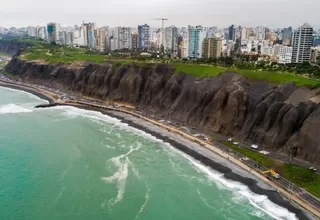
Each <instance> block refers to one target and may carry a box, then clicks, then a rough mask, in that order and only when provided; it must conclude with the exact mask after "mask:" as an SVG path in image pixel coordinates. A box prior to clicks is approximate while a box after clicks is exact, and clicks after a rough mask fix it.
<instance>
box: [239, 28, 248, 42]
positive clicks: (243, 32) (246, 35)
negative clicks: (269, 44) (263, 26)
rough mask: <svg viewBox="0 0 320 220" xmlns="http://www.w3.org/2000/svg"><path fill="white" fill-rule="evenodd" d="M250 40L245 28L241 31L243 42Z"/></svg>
mask: <svg viewBox="0 0 320 220" xmlns="http://www.w3.org/2000/svg"><path fill="white" fill-rule="evenodd" d="M248 38H249V31H248V29H247V28H245V27H243V28H242V29H241V40H247V39H248Z"/></svg>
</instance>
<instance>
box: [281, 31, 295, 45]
mask: <svg viewBox="0 0 320 220" xmlns="http://www.w3.org/2000/svg"><path fill="white" fill-rule="evenodd" d="M292 34H293V32H292V27H288V28H284V29H283V30H282V44H283V45H286V46H289V45H290V44H291V41H292Z"/></svg>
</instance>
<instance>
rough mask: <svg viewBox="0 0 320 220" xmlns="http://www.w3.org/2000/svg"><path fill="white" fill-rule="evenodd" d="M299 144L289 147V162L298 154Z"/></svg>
mask: <svg viewBox="0 0 320 220" xmlns="http://www.w3.org/2000/svg"><path fill="white" fill-rule="evenodd" d="M298 151H299V146H298V145H291V146H290V148H289V152H288V154H289V162H290V163H291V161H292V158H294V157H296V156H297V155H298Z"/></svg>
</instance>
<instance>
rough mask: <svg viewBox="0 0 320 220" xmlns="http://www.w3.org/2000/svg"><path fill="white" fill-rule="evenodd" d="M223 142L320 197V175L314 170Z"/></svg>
mask: <svg viewBox="0 0 320 220" xmlns="http://www.w3.org/2000/svg"><path fill="white" fill-rule="evenodd" d="M222 143H223V144H224V145H226V146H228V147H229V148H231V149H233V150H234V151H237V152H239V153H241V154H243V155H244V156H246V157H248V158H250V159H252V160H254V161H256V162H258V163H259V164H261V165H263V166H265V167H268V168H271V169H274V170H275V171H276V172H278V173H279V174H280V175H281V176H283V177H284V178H286V179H288V180H290V181H292V182H293V183H295V184H297V185H299V186H300V187H302V188H304V189H306V190H307V191H308V192H310V193H311V194H313V195H314V196H316V197H318V198H320V175H318V174H316V173H315V172H314V171H312V170H310V169H307V168H304V167H301V166H297V165H292V164H287V163H279V161H275V160H274V159H272V158H270V157H268V156H266V155H263V154H260V153H258V152H255V151H252V150H249V149H245V148H241V147H238V146H235V145H233V144H231V143H229V142H222Z"/></svg>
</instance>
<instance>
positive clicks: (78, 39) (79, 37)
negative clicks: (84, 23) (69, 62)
mask: <svg viewBox="0 0 320 220" xmlns="http://www.w3.org/2000/svg"><path fill="white" fill-rule="evenodd" d="M84 35H85V32H84V30H83V27H79V28H78V29H76V30H75V31H73V44H74V45H77V46H85V41H84Z"/></svg>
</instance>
